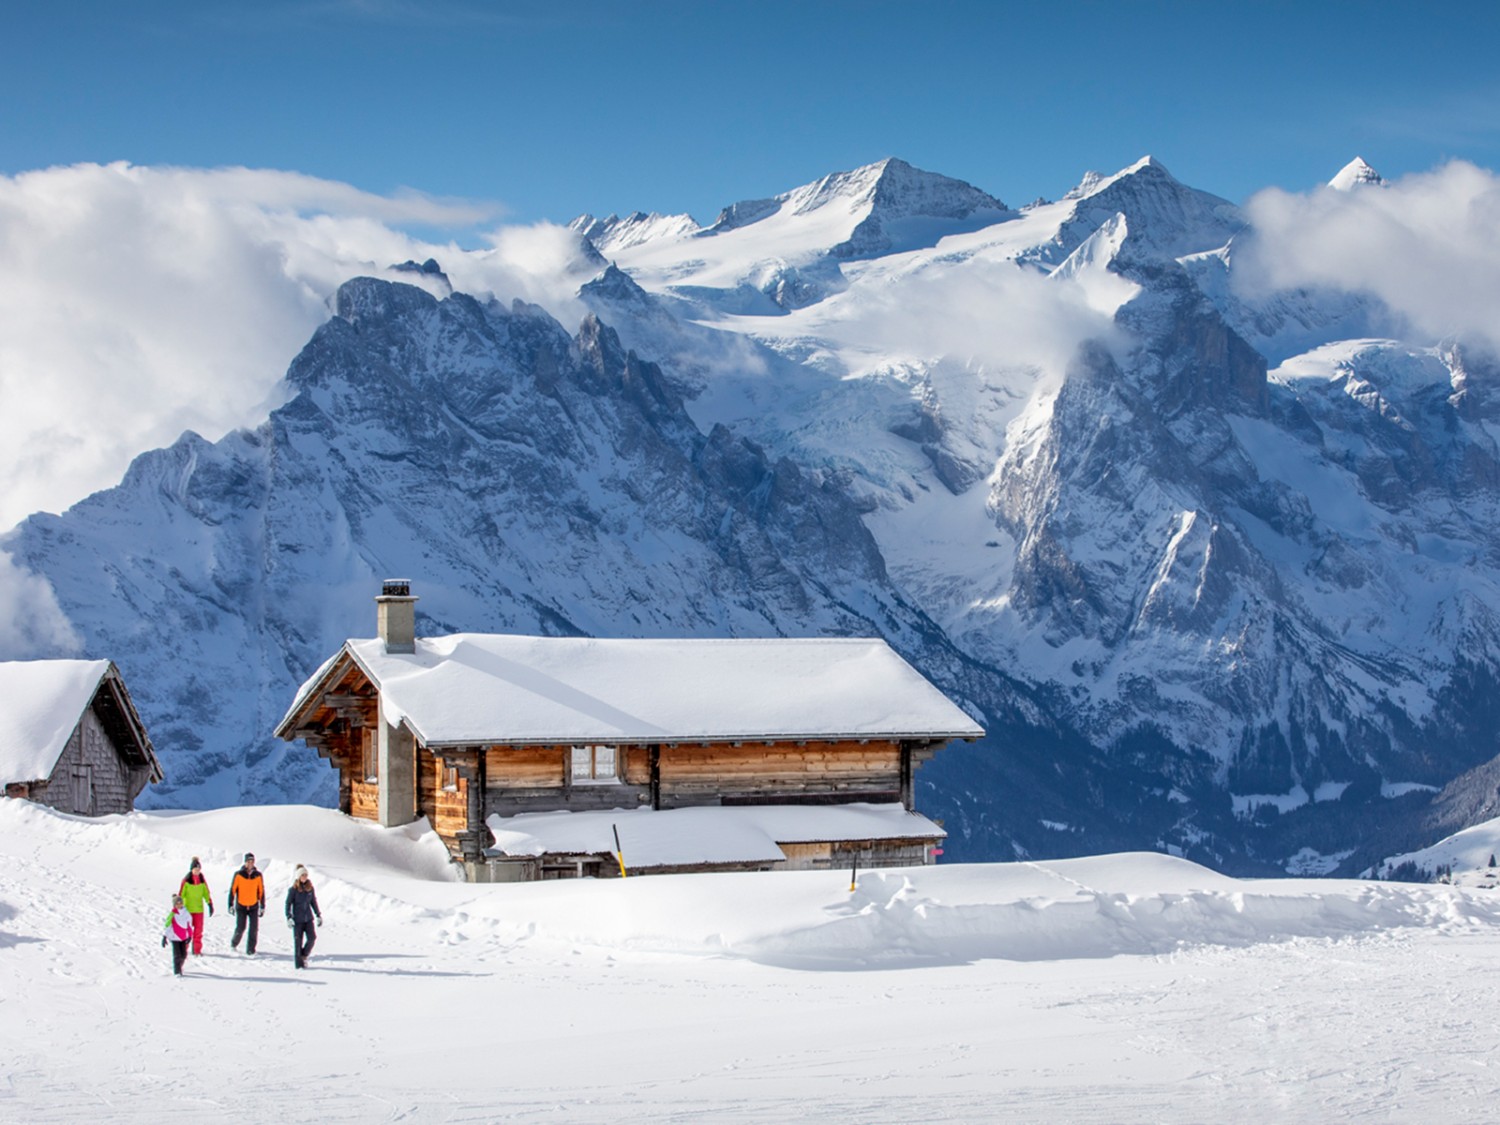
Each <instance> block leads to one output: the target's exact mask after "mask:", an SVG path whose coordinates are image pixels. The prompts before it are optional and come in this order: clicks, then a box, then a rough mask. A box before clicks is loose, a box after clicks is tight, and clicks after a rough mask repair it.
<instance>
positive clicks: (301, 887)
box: [286, 863, 323, 969]
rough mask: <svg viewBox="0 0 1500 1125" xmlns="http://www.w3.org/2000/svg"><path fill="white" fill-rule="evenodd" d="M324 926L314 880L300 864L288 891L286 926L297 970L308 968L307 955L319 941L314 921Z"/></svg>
mask: <svg viewBox="0 0 1500 1125" xmlns="http://www.w3.org/2000/svg"><path fill="white" fill-rule="evenodd" d="M314 918H316V919H317V920H318V925H320V926H321V925H322V924H323V912H322V911H321V910H319V909H318V892H317V891H315V890H313V885H312V880H311V879H309V878H308V877H307V868H305V867H303V866H302V865H301V864H300V863H299V864H298V865H297V870H296V872H295V873H294V874H293V877H292V885H291V886H290V887H288V888H287V889H286V924H287V925H288V926H290V927H291V930H292V959H293V960H294V961H296V963H297V968H299V969H305V968H307V955H308V954H309V953H311V952H312V947H313V943H314V942H315V941H317V940H318V931H317V929H316V928H315V927H314V926H313V919H314Z"/></svg>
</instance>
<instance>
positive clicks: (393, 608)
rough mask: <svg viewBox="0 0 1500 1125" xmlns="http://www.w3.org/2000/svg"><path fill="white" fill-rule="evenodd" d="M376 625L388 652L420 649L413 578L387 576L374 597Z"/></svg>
mask: <svg viewBox="0 0 1500 1125" xmlns="http://www.w3.org/2000/svg"><path fill="white" fill-rule="evenodd" d="M375 605H376V607H377V608H376V611H375V617H376V624H377V626H378V628H379V632H380V639H381V640H382V641H384V642H385V651H386V652H416V651H417V599H416V598H414V597H412V592H411V580H410V579H407V578H387V579H386V580H385V581H384V582H382V583H381V584H380V597H378V598H376V599H375Z"/></svg>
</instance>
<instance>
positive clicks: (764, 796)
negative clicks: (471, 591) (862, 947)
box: [484, 739, 902, 817]
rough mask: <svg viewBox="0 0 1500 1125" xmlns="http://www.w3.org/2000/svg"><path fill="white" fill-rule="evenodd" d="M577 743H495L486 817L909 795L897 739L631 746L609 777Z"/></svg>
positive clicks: (890, 798)
mask: <svg viewBox="0 0 1500 1125" xmlns="http://www.w3.org/2000/svg"><path fill="white" fill-rule="evenodd" d="M571 751H572V747H570V746H491V747H489V749H488V750H487V751H486V786H485V793H484V815H485V816H486V817H488V816H492V815H498V816H515V815H516V814H518V813H524V812H550V811H553V810H560V809H569V810H574V811H580V810H585V809H621V808H638V807H641V806H643V805H644V806H647V807H652V806H653V805H654V807H658V808H663V809H669V808H687V807H691V806H695V805H718V804H739V803H747V802H751V801H754V802H762V803H773V802H775V801H777V800H788V801H808V800H827V801H830V802H833V803H838V802H847V801H877V802H879V801H899V800H901V798H902V769H901V748H900V746H899V745H898V744H897V743H896V742H894V741H891V740H889V739H886V740H871V741H869V742H859V741H843V742H832V741H830V742H808V743H806V744H803V745H798V744H796V743H792V742H746V743H741V744H739V745H734V744H732V743H714V744H709V745H701V744H697V743H693V744H679V745H671V744H662V745H654V746H628V747H627V746H622V747H620V748H619V754H620V756H621V762H622V773H623V777H622V778H621V780H619V781H617V782H609V783H598V782H595V783H582V782H574V781H573V780H572V777H571V766H570V762H571V757H570V755H571Z"/></svg>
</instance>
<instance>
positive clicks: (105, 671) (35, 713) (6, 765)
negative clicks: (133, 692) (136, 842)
mask: <svg viewBox="0 0 1500 1125" xmlns="http://www.w3.org/2000/svg"><path fill="white" fill-rule="evenodd" d="M106 681H108V682H110V684H111V688H112V694H113V696H114V698H115V701H116V703H117V705H118V706H119V707H120V709H121V711H122V712H123V713H124V718H125V720H126V723H127V725H129V726H130V727H131V730H132V733H133V734H134V735H135V737H136V741H137V742H138V744H139V749H140V753H141V756H142V758H143V759H144V762H145V764H146V765H148V766H150V767H151V771H152V780H153V781H155V780H160V778H161V764H160V763H159V762H158V761H157V760H156V755H155V754H154V753H153V752H152V748H151V742H150V739H148V738H146V736H145V729H144V727H143V726H142V725H141V722H140V716H139V715H137V714H136V712H135V707H134V705H133V704H132V703H131V701H130V695H129V693H128V692H127V691H126V690H125V685H124V681H123V680H122V679H121V678H120V673H119V669H117V668H116V667H115V665H114V663H113V662H112V661H109V660H12V661H3V662H0V783H3V784H28V783H33V782H39V781H45V780H47V779H48V778H49V777H51V776H52V771H53V770H54V769H56V768H57V761H58V759H59V758H60V757H61V756H62V753H63V750H65V749H66V748H67V745H68V740H69V739H70V738H72V737H73V732H74V731H75V730H76V729H77V727H78V723H79V721H80V720H81V719H82V718H83V715H84V712H85V711H87V710H88V709H89V707H91V706H92V705H93V702H94V700H95V698H96V697H97V696H98V695H99V693H100V691H101V690H102V689H103V687H104V685H105V683H106ZM116 687H117V689H118V690H115V688H116ZM128 749H129V748H127V747H120V750H121V751H122V752H128Z"/></svg>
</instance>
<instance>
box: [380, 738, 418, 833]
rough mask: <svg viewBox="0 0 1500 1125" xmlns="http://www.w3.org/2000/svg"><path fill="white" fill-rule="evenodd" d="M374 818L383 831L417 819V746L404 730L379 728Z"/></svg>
mask: <svg viewBox="0 0 1500 1125" xmlns="http://www.w3.org/2000/svg"><path fill="white" fill-rule="evenodd" d="M379 731H380V735H379V738H380V741H379V744H378V748H377V757H378V759H379V770H378V772H379V777H380V782H379V788H380V793H379V798H378V800H377V802H376V804H377V819H378V820H379V822H380V824H381V825H382V826H384V827H386V828H396V827H399V826H400V825H403V824H410V823H411V822H412V821H414V820H416V819H417V753H416V751H417V745H416V740H415V739H414V738H412V735H411V732H410V731H408V730H406V729H405V728H404V727H393V726H391V725H390V724H389V723H386V722H382V723H380V725H379Z"/></svg>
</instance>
